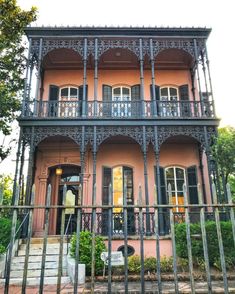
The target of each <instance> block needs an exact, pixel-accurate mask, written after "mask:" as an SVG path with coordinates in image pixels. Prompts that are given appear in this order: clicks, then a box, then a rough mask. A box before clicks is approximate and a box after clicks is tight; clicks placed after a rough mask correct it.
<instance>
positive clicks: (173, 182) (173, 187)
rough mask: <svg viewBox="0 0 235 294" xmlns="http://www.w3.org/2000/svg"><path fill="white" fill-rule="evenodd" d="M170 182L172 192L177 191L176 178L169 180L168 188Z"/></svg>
mask: <svg viewBox="0 0 235 294" xmlns="http://www.w3.org/2000/svg"><path fill="white" fill-rule="evenodd" d="M169 184H170V185H171V190H172V192H173V191H175V181H174V180H167V190H168V185H169Z"/></svg>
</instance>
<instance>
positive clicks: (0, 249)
mask: <svg viewBox="0 0 235 294" xmlns="http://www.w3.org/2000/svg"><path fill="white" fill-rule="evenodd" d="M5 252H6V248H5V247H4V246H3V245H1V244H0V255H2V254H3V253H5Z"/></svg>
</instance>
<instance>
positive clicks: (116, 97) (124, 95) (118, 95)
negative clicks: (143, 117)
mask: <svg viewBox="0 0 235 294" xmlns="http://www.w3.org/2000/svg"><path fill="white" fill-rule="evenodd" d="M130 100H131V89H130V88H129V87H124V86H121V87H116V88H113V101H130Z"/></svg>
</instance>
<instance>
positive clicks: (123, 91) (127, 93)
mask: <svg viewBox="0 0 235 294" xmlns="http://www.w3.org/2000/svg"><path fill="white" fill-rule="evenodd" d="M122 94H123V95H129V94H130V89H129V88H122Z"/></svg>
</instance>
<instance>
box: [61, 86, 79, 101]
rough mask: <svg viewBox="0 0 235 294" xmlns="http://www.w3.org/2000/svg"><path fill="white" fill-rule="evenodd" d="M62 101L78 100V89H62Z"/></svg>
mask: <svg viewBox="0 0 235 294" xmlns="http://www.w3.org/2000/svg"><path fill="white" fill-rule="evenodd" d="M60 100H62V101H69V100H78V87H72V86H69V87H64V88H61V89H60Z"/></svg>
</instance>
